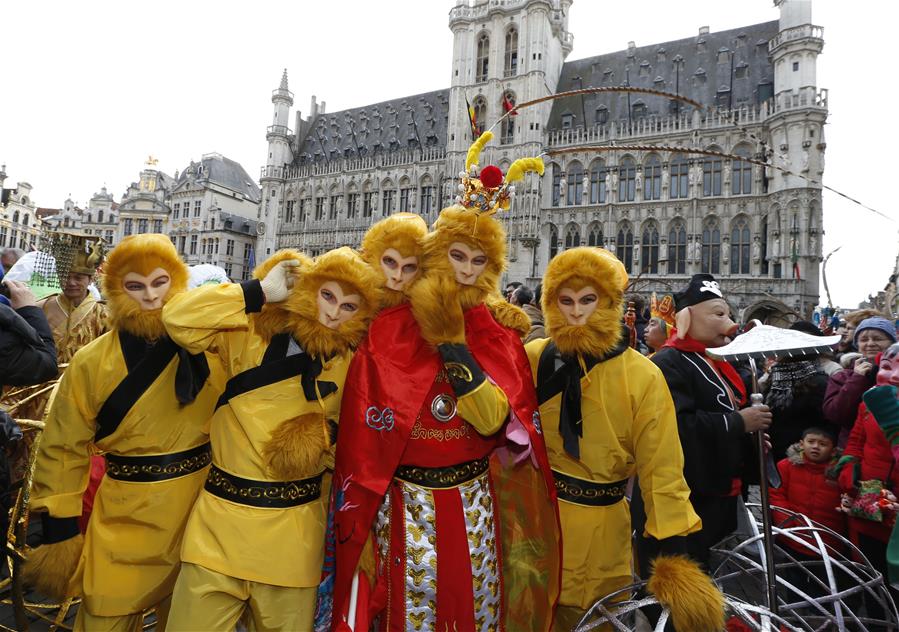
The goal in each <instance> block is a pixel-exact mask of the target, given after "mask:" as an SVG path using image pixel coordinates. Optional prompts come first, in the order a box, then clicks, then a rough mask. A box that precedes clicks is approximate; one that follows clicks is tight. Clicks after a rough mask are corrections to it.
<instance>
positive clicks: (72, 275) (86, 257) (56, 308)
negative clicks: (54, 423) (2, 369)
mask: <svg viewBox="0 0 899 632" xmlns="http://www.w3.org/2000/svg"><path fill="white" fill-rule="evenodd" d="M48 243H49V250H50V252H52V253H54V255H55V259H56V275H57V277H58V279H59V287H60V288H61V289H62V292H59V293H57V294H50V295H49V296H46V297H44V298H42V299H41V300H39V301H38V302H37V306H38V307H39V308H40V309H41V310H42V311H43V312H44V315H46V317H47V322H49V323H50V328H51V330H52V331H53V340H54V342H55V343H56V352H57V362H58V363H59V364H62V365H66V364H68V363H69V361H70V360H71V359H72V356H74V355H75V352H77V351H78V350H79V349H81V347H83V346H85V345H86V344H87V343H89V342H90V341H92V340H94V339H95V338H98V337H99V336H101V335H102V334H104V333H106V331H107V322H106V320H107V309H106V304H105V302H101V301H97V300H95V299H94V297H93V295H92V294H91V293H90V291H89V290H88V286H89V285H90V284H91V282H92V281H93V279H94V276H95V275H96V273H97V268H99V267H100V265H101V263H102V262H103V250H104V243H103V240H102V239H100V238H99V237H90V236H84V235H75V234H69V233H51V234H50V236H49V242H48ZM39 256H40V255H39ZM44 256H46V255H44ZM37 390H41V388H40V387H38V388H37V389H34V390H32V391H28V392H27V393H26V395H28V394H31V393H33V392H35V391H37ZM49 399H50V390H49V389H46V392H45V393H43V394H41V395H38V396H36V397H30V398H29V399H28V401H27V402H25V403H24V404H23V405H22V406H19V407H18V408H17V410H16V416H17V417H19V418H20V419H43V418H44V413H45V411H46V407H47V402H48V400H49ZM5 403H6V404H8V405H12V404H14V403H15V402H12V401H7V402H5Z"/></svg>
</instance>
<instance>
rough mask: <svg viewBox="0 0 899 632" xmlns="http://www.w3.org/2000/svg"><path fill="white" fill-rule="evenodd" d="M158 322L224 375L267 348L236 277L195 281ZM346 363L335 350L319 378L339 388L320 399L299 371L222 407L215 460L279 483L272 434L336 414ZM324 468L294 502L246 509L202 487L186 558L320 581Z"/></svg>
mask: <svg viewBox="0 0 899 632" xmlns="http://www.w3.org/2000/svg"><path fill="white" fill-rule="evenodd" d="M165 322H166V326H167V328H168V331H169V333H170V335H171V336H172V338H173V340H175V341H176V342H177V343H178V344H181V345H184V346H185V348H187V349H188V350H190V351H191V352H192V353H197V352H199V351H201V350H207V351H209V352H210V353H212V354H215V355H217V356H218V357H219V358H220V359H221V362H222V364H223V366H224V368H225V371H226V373H227V375H228V376H229V377H231V376H235V375H238V374H240V373H242V372H244V371H246V370H248V369H253V368H255V367H258V366H260V364H262V359H263V356H264V355H265V352H266V350H267V348H268V347H269V341H268V340H267V339H266V338H265V337H263V336H262V335H261V334H260V333H259V331H258V330H257V326H256V322H255V319H253V318H251V317H250V316H249V315H248V314H247V313H246V312H245V303H244V294H243V290H242V289H241V286H240V285H237V284H223V285H216V286H206V287H200V288H197V289H195V290H191V291H190V292H187V293H185V294H183V295H181V296H179V297H177V298H175V299H174V300H172V302H171V303H170V304H169V305H168V306H167V307H166V310H165ZM348 360H349V358H348V357H347V356H344V355H340V356H337V357H334V358H332V359H330V360H327V361H325V362H324V363H323V367H322V372H321V374H320V375H319V377H318V381H320V382H322V381H327V382H333V383H335V384H336V385H337V386H338V390H337V392H334V393H331V394H329V395H327V396H325V397H323V398H322V399H321V400H317V399H313V400H312V401H308V400H307V399H306V398H305V397H304V396H303V390H302V387H301V384H300V377H299V376H296V377H291V378H288V379H285V380H282V381H279V382H275V383H274V384H269V385H266V386H263V387H262V388H258V389H255V390H252V391H250V392H247V393H243V394H241V395H239V396H237V397H234V398H231V399H230V400H229V401H228V403H226V404H225V405H222V406H220V407H219V408H218V409H217V410H216V411H215V415H214V416H213V418H212V424H211V427H210V433H209V435H210V436H209V438H210V440H211V442H212V462H213V463H214V464H215V466H216V467H217V468H220V469H221V470H222V471H224V472H226V473H228V474H233V475H236V476H239V477H241V478H244V479H250V480H252V481H260V482H264V483H277V482H278V481H277V480H276V479H275V478H273V477H272V475H271V473H270V472H269V471H268V468H267V467H266V463H265V459H264V458H263V449H264V447H265V445H266V443H267V442H268V441H269V439H270V437H271V433H272V431H273V430H275V428H277V427H278V426H279V425H280V424H281V423H282V422H284V421H286V420H289V419H293V418H295V417H299V416H301V415H304V414H308V413H323V414H324V416H325V418H326V419H331V420H335V421H336V420H337V419H338V417H339V412H340V393H341V392H342V388H341V387H342V386H343V380H344V378H345V377H346V371H347V367H348V366H349V363H348ZM323 473H324V468H321V469H320V470H319V472H318V473H317V474H316V476H318V477H320V478H321V487H320V490H319V492H318V493H316V497H315V498H311V497H310V502H306V503H304V504H300V505H297V506H293V507H264V508H263V507H253V506H249V505H245V504H239V503H237V502H233V501H230V500H225V499H223V498H221V497H218V496H215V495H213V494H212V493H210V492H209V491H206V490H204V491H203V492H202V493H201V494H200V498H199V499H198V500H197V504H196V506H195V507H194V510H193V512H192V514H191V517H190V521H189V523H188V526H187V536H186V538H185V541H184V548H183V551H182V559H183V561H184V562H190V563H192V564H197V565H199V566H203V567H205V568H207V569H210V570H214V571H216V572H219V573H222V574H223V575H228V576H230V577H237V578H240V579H246V580H250V581H254V582H261V583H265V584H273V585H276V586H290V587H296V588H303V587H314V586H318V582H319V577H320V574H321V565H322V555H323V549H322V546H323V545H322V543H323V541H324V528H325V508H326V499H327V493H326V488H327V482H326V481H325V480H324V477H323ZM216 484H219V483H218V481H217V482H216ZM221 485H224V486H227V483H226V482H221ZM270 493H277V494H281V492H270ZM290 493H291V492H290V491H285V492H284V494H287V496H289V495H290ZM287 496H285V499H286V498H287ZM285 543H290V544H289V546H286V545H285Z"/></svg>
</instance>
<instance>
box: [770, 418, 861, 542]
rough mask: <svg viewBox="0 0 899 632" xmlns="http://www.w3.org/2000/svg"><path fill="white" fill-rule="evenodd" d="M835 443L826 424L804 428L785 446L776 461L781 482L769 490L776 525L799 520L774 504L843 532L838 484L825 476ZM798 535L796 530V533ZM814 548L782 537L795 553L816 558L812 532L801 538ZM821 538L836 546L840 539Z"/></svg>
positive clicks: (842, 533) (796, 523) (794, 523)
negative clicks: (779, 458) (788, 446)
mask: <svg viewBox="0 0 899 632" xmlns="http://www.w3.org/2000/svg"><path fill="white" fill-rule="evenodd" d="M835 445H836V437H835V433H834V432H833V431H832V430H831V429H829V428H819V427H812V428H806V429H805V430H804V431H803V433H802V438H801V439H800V440H799V443H796V444H794V445H793V446H791V447H790V449H789V450H787V458H785V459H782V460H781V461H780V462H779V463H778V464H777V469H778V470H779V471H780V477H781V479H782V480H783V483H782V484H781V486H780V487H778V488H774V487H772V488H771V490H770V492H769V493H770V500H771V507H772V509H771V511H772V521H773V523H774V524H775V525H776V526H779V527H792V526H799V525H800V524H801V523H800V522H798V521H796V520H795V519H791V518H789V517H788V516H787V514H785V513H783V512H781V511H778V510H777V508H778V507H780V508H783V509H789V510H790V511H793V512H795V513H800V514H804V515H806V516H808V517H809V518H811V519H812V520H814V521H815V522H817V523H819V524H822V525H824V526H825V527H828V528H830V529H831V530H833V531H835V532H836V533H839V534H840V535H845V533H846V514H844V513H842V512H840V511H839V510H838V507H839V506H840V488H839V487H838V486H837V484H836V483H835V482H834V481H832V480H829V479H828V478H827V477H826V476H825V471H826V470H827V468H828V466H829V465H832V461H833V459H834V449H835ZM797 535H799V534H797ZM803 539H804V540H807V541H808V542H809V543H810V545H811V546H812V547H814V548H813V549H810V548H808V547H807V546H805V545H803V544H801V543H799V542H795V541H793V540H790V539H787V538H782V539H781V543H782V544H786V545H787V546H789V547H790V548H791V549H792V550H793V551H794V552H795V553H797V554H798V556H801V558H805V559H817V558H818V555H817V554H816V553H815V552H814V551H815V550H817V548H818V545H817V543H816V542H815V540H814V539H813V537H812V536H811V535H808V536H806V537H804V538H803ZM822 540H824V543H825V544H827V545H829V546H830V547H838V546H839V541H838V540H837V539H836V538H834V537H832V536H828V535H826V534H822Z"/></svg>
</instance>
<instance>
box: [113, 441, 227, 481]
mask: <svg viewBox="0 0 899 632" xmlns="http://www.w3.org/2000/svg"><path fill="white" fill-rule="evenodd" d="M211 462H212V455H211V453H210V445H209V443H203V444H201V445H198V446H196V447H193V448H190V449H189V450H182V451H181V452H171V453H169V454H151V455H144V456H127V455H121V454H107V455H106V476H108V477H109V478H114V479H115V480H117V481H126V482H129V483H156V482H158V481H167V480H170V479H173V478H180V477H182V476H187V475H189V474H193V473H194V472H199V471H200V470H202V469H203V468H204V467H206V466H207V465H209V464H210V463H211Z"/></svg>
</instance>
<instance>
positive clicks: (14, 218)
mask: <svg viewBox="0 0 899 632" xmlns="http://www.w3.org/2000/svg"><path fill="white" fill-rule="evenodd" d="M12 223H13V224H18V223H19V211H13V212H12Z"/></svg>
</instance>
